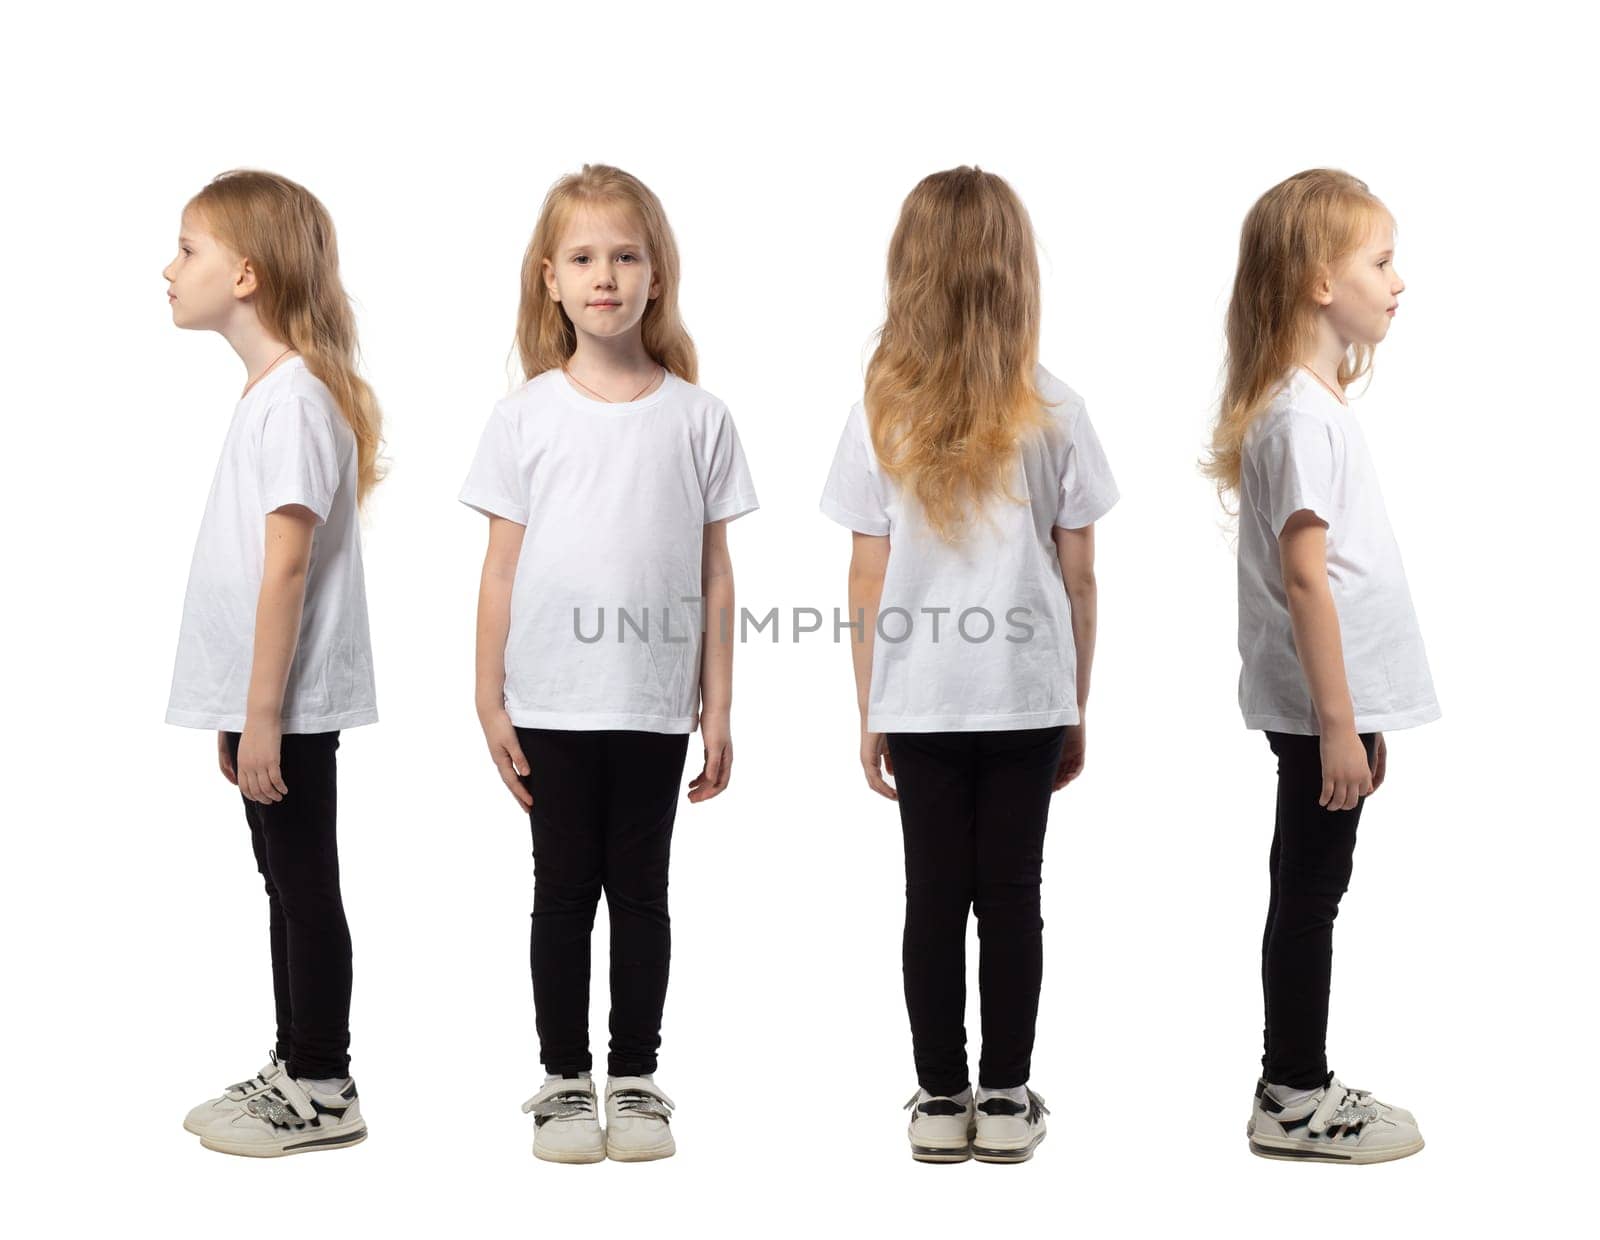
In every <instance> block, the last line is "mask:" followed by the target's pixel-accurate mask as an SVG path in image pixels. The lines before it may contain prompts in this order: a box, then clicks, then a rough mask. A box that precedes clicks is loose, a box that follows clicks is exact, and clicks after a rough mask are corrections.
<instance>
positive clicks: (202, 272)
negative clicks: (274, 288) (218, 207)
mask: <svg viewBox="0 0 1600 1240" xmlns="http://www.w3.org/2000/svg"><path fill="white" fill-rule="evenodd" d="M161 276H162V279H164V280H166V282H167V304H168V305H169V306H171V307H172V321H173V323H175V324H176V325H177V326H179V327H187V328H193V329H199V330H209V331H221V330H222V328H223V327H224V326H225V325H226V324H227V322H228V320H229V318H230V317H231V316H232V315H233V314H234V313H236V311H237V308H238V307H239V306H241V305H243V304H245V299H246V298H248V297H249V296H250V294H251V293H253V292H255V289H256V277H255V272H254V271H253V270H251V268H250V263H249V261H248V260H247V259H244V258H241V257H240V256H239V255H237V254H235V253H234V252H233V251H232V250H230V249H229V248H228V247H227V246H225V245H223V244H222V242H220V241H218V240H217V239H216V237H214V236H212V234H211V232H210V230H209V229H208V228H207V227H206V224H205V218H204V217H203V216H202V215H201V214H200V212H198V211H196V210H195V209H194V208H193V207H191V208H189V210H187V211H185V212H184V213H183V221H182V223H181V225H180V226H179V231H178V256H177V257H176V258H174V259H173V260H172V261H171V262H170V263H168V264H167V266H166V270H164V271H163V272H162V273H161Z"/></svg>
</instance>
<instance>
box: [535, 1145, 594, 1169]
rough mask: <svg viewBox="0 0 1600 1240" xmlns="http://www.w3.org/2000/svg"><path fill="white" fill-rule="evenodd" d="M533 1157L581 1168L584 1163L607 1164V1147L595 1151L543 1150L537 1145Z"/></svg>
mask: <svg viewBox="0 0 1600 1240" xmlns="http://www.w3.org/2000/svg"><path fill="white" fill-rule="evenodd" d="M533 1156H534V1157H535V1158H537V1159H540V1160H541V1161H543V1162H552V1163H565V1164H567V1165H568V1166H581V1165H582V1164H584V1163H597V1162H605V1160H606V1151H605V1146H601V1147H600V1148H599V1149H595V1150H541V1149H540V1148H539V1147H538V1146H537V1145H536V1146H534V1147H533Z"/></svg>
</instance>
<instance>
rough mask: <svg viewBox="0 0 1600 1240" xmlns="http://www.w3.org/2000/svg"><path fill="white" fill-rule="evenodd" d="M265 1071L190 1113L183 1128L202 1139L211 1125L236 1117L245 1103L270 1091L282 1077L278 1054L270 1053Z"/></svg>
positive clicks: (184, 1119) (232, 1086) (203, 1103)
mask: <svg viewBox="0 0 1600 1240" xmlns="http://www.w3.org/2000/svg"><path fill="white" fill-rule="evenodd" d="M267 1055H268V1061H267V1065H266V1067H264V1068H262V1069H261V1071H260V1072H257V1073H256V1074H255V1075H254V1076H253V1077H251V1078H250V1079H249V1080H248V1081H239V1082H238V1083H237V1084H234V1085H230V1086H228V1088H227V1089H225V1090H223V1091H222V1093H221V1094H220V1095H218V1096H217V1097H215V1098H212V1099H211V1100H210V1101H208V1102H202V1103H201V1104H200V1105H199V1106H197V1107H194V1108H193V1109H192V1110H190V1112H189V1114H187V1115H185V1116H184V1117H183V1126H184V1127H185V1128H187V1129H188V1130H189V1131H190V1132H192V1133H194V1135H195V1136H197V1137H198V1136H201V1135H203V1134H204V1132H205V1130H206V1129H207V1128H209V1127H210V1126H211V1125H212V1124H214V1123H217V1122H218V1121H220V1120H226V1119H227V1118H228V1117H229V1116H232V1115H237V1114H238V1113H239V1110H240V1108H242V1107H243V1106H244V1104H245V1101H246V1099H249V1098H253V1097H255V1095H257V1094H259V1093H261V1092H262V1091H263V1090H266V1089H269V1088H271V1086H272V1083H273V1082H274V1081H276V1080H277V1079H278V1078H279V1077H280V1076H282V1075H283V1065H282V1064H281V1063H279V1062H278V1052H277V1051H268V1052H267Z"/></svg>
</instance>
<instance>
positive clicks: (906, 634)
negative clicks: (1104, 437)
mask: <svg viewBox="0 0 1600 1240" xmlns="http://www.w3.org/2000/svg"><path fill="white" fill-rule="evenodd" d="M1035 382H1036V384H1037V385H1038V387H1039V391H1040V393H1041V395H1042V396H1043V398H1044V400H1045V401H1046V402H1047V404H1048V405H1053V407H1047V413H1048V414H1049V415H1050V424H1049V426H1048V427H1047V428H1046V430H1045V431H1044V432H1043V433H1041V434H1038V435H1034V436H1032V437H1030V438H1029V439H1028V440H1026V441H1024V443H1023V444H1022V445H1021V447H1020V449H1019V452H1018V455H1017V458H1016V460H1015V462H1014V464H1013V471H1012V477H1011V481H1010V486H1011V493H1012V494H1013V495H1016V496H1018V497H1020V498H1022V499H1024V500H1026V503H1023V504H1014V503H1012V502H1011V501H1009V500H1008V499H1006V497H1005V496H1003V495H999V494H996V495H994V496H992V497H990V498H989V500H987V501H986V503H985V505H984V510H983V513H982V514H974V515H973V516H972V518H971V519H970V520H969V521H968V524H967V530H966V534H965V537H964V539H963V540H962V541H960V542H957V543H955V544H946V543H944V542H943V541H942V540H941V539H940V538H939V536H938V535H937V534H936V533H935V532H934V531H933V530H932V529H931V528H930V527H929V525H928V522H927V518H926V516H925V515H924V513H923V511H922V508H921V506H920V505H919V504H917V503H916V502H915V500H914V499H913V498H912V497H911V496H910V495H909V494H903V493H902V490H901V488H900V486H899V484H897V483H896V482H894V481H893V480H891V479H890V478H888V477H887V476H886V475H885V474H884V473H883V472H882V470H881V468H880V466H879V462H878V460H877V457H876V454H875V453H874V451H873V448H872V439H871V435H870V432H869V430H868V427H867V416H866V410H865V408H864V406H863V405H862V404H861V403H859V402H858V403H857V404H856V405H855V407H854V408H852V409H851V410H850V415H849V417H848V418H846V419H845V425H844V433H843V434H842V435H840V437H839V447H838V449H837V451H836V452H835V453H834V458H833V468H832V470H831V471H830V473H829V474H828V482H827V485H826V487H824V489H823V492H822V501H821V505H820V507H821V509H822V511H823V512H824V513H826V514H827V515H828V516H829V517H831V518H833V520H835V521H837V522H839V524H841V525H843V526H846V527H848V528H849V529H852V530H858V531H860V532H861V533H863V534H880V535H881V534H887V535H888V536H889V564H888V568H887V569H886V571H885V573H884V579H883V596H882V598H881V600H880V602H879V622H878V629H877V631H876V632H875V633H874V635H873V646H872V683H871V688H870V690H869V692H868V700H867V729H868V730H869V731H872V732H956V731H972V732H993V731H1004V730H1007V729H1016V728H1043V727H1053V726H1055V725H1057V724H1068V723H1077V722H1078V684H1077V657H1076V651H1075V649H1074V647H1073V641H1072V608H1071V604H1070V603H1069V602H1068V600H1067V591H1066V586H1065V584H1064V583H1063V582H1062V579H1061V565H1060V561H1059V559H1058V558H1057V556H1056V547H1055V542H1054V540H1053V539H1052V537H1051V534H1050V531H1051V529H1052V528H1053V527H1054V526H1057V525H1059V526H1062V527H1064V528H1066V529H1077V528H1079V527H1081V526H1085V525H1089V524H1090V523H1092V522H1094V521H1097V520H1098V519H1099V518H1100V517H1102V516H1104V515H1105V513H1106V512H1107V511H1109V510H1110V508H1111V506H1112V505H1113V504H1115V503H1116V502H1117V498H1118V493H1117V486H1116V483H1115V481H1113V479H1112V477H1111V467H1110V466H1109V465H1108V464H1107V462H1106V457H1105V453H1104V452H1103V451H1102V450H1101V447H1100V441H1099V439H1098V438H1096V436H1095V433H1094V427H1093V426H1091V425H1090V423H1089V415H1088V412H1087V411H1086V410H1085V409H1084V406H1083V400H1082V399H1081V398H1080V397H1079V396H1078V394H1077V393H1076V392H1074V391H1073V390H1072V389H1071V388H1069V387H1068V386H1067V385H1066V384H1065V383H1062V382H1061V381H1060V380H1059V379H1057V378H1056V377H1055V376H1054V375H1052V374H1051V373H1050V372H1049V371H1047V370H1046V369H1045V368H1044V367H1043V366H1040V367H1038V369H1037V370H1036V371H1035ZM985 517H987V518H988V520H987V521H985ZM891 609H899V610H891ZM940 609H948V610H944V611H941V610H940ZM843 619H844V620H846V621H854V620H856V619H858V617H856V616H846V617H843ZM857 632H858V631H851V630H847V629H843V630H841V640H846V641H854V640H857Z"/></svg>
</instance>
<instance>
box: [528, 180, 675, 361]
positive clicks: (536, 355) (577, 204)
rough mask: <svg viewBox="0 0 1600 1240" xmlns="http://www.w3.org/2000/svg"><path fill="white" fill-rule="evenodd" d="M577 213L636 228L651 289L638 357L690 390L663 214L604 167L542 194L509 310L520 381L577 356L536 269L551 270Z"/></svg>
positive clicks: (570, 331)
mask: <svg viewBox="0 0 1600 1240" xmlns="http://www.w3.org/2000/svg"><path fill="white" fill-rule="evenodd" d="M585 207H611V208H619V209H621V210H624V211H627V212H629V213H631V214H632V216H633V218H634V219H635V220H636V221H637V222H638V224H639V227H640V229H641V230H642V231H643V233H644V245H645V249H646V251H647V252H648V253H649V256H650V270H651V273H652V274H653V275H654V276H655V278H656V279H657V281H658V282H659V291H658V292H657V294H656V295H655V297H653V298H651V300H650V303H649V305H648V306H646V307H645V312H644V319H643V320H642V321H641V323H640V330H641V332H642V335H643V341H644V349H645V352H646V353H648V354H649V355H650V356H651V357H652V358H654V359H655V360H656V361H657V362H658V363H660V364H661V365H662V366H665V367H666V368H667V369H668V370H670V371H671V372H672V373H673V374H675V375H677V376H678V377H679V378H680V379H683V380H686V381H687V382H689V383H694V382H695V381H696V380H697V378H698V376H699V361H698V360H697V358H696V356H695V350H694V341H693V340H691V339H690V338H689V333H688V331H687V330H686V329H685V328H684V326H683V318H682V316H681V315H680V314H679V313H678V243H677V241H676V240H675V239H674V238H673V235H672V227H671V225H669V224H668V223H667V213H666V212H665V211H663V210H662V208H661V200H660V199H658V198H657V197H656V196H655V195H654V194H653V193H651V192H650V189H649V188H648V187H647V186H646V185H645V184H644V182H643V181H641V180H639V179H638V178H637V177H635V176H632V175H630V174H629V173H626V172H624V171H622V169H620V168H613V167H611V166H610V165H609V164H585V165H584V166H583V170H582V171H581V172H569V173H568V174H567V175H566V176H564V177H562V178H561V179H560V180H559V181H557V182H556V183H555V184H554V185H552V186H551V187H550V192H549V193H548V194H546V195H545V199H544V205H543V206H542V207H541V208H540V209H539V219H538V222H537V223H536V224H535V225H534V228H533V236H532V238H530V239H529V241H528V249H527V252H526V253H525V254H524V255H523V257H522V300H521V303H520V304H519V305H518V307H517V339H516V348H517V352H518V353H519V354H520V355H521V358H522V371H523V375H524V377H526V378H528V379H531V378H533V377H534V376H535V375H537V374H542V373H544V372H545V371H547V370H556V369H558V368H560V367H562V366H565V365H566V363H567V359H568V358H570V357H571V356H572V353H573V350H574V349H576V348H577V345H578V336H577V332H576V331H575V330H574V328H573V326H572V320H571V319H570V318H568V317H567V312H566V310H565V309H563V308H562V306H561V303H560V302H558V301H556V300H554V299H553V298H552V297H551V296H550V293H549V290H548V289H546V287H545V282H544V264H545V260H547V259H548V260H549V261H550V262H552V263H553V262H555V259H556V247H557V246H558V245H560V244H561V237H562V234H563V232H564V231H565V230H566V227H567V223H568V221H570V220H571V219H572V217H573V216H574V215H575V214H576V213H577V212H578V211H579V210H580V209H582V208H585Z"/></svg>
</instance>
